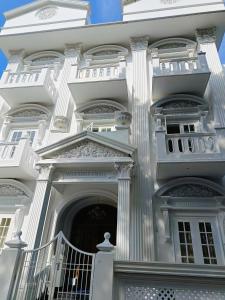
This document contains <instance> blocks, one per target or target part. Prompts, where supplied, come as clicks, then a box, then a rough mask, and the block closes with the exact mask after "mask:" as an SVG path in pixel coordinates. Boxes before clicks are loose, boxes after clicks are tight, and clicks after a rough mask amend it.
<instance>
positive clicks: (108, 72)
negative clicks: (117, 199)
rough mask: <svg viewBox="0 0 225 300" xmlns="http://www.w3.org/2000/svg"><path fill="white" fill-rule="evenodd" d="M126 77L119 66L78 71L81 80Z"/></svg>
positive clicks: (92, 67) (94, 67)
mask: <svg viewBox="0 0 225 300" xmlns="http://www.w3.org/2000/svg"><path fill="white" fill-rule="evenodd" d="M121 75H124V71H123V70H122V69H121V68H120V66H119V65H103V66H91V67H86V68H82V69H79V70H78V74H77V78H79V79H104V78H115V77H120V76H121Z"/></svg>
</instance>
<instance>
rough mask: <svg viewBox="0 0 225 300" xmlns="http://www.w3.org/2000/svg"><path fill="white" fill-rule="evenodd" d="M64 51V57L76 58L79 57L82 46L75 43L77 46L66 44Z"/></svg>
mask: <svg viewBox="0 0 225 300" xmlns="http://www.w3.org/2000/svg"><path fill="white" fill-rule="evenodd" d="M65 46H66V47H65V50H64V54H65V56H66V57H77V56H80V54H81V48H82V44H81V43H77V44H66V45H65Z"/></svg>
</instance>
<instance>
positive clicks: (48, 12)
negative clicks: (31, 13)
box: [36, 5, 58, 20]
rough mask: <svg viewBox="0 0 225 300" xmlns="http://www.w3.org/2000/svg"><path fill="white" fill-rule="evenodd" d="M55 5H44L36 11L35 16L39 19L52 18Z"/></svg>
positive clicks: (55, 8) (55, 9)
mask: <svg viewBox="0 0 225 300" xmlns="http://www.w3.org/2000/svg"><path fill="white" fill-rule="evenodd" d="M57 10H58V7H57V6H53V5H51V6H46V7H43V8H41V9H40V10H38V11H37V13H36V17H38V18H39V19H40V20H47V19H51V18H53V17H54V16H55V15H56V14H57Z"/></svg>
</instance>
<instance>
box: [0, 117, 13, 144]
mask: <svg viewBox="0 0 225 300" xmlns="http://www.w3.org/2000/svg"><path fill="white" fill-rule="evenodd" d="M11 121H12V118H11V117H10V116H7V117H5V119H4V121H3V124H2V128H1V130H0V141H5V140H6V138H7V136H8V133H9V129H10V124H11Z"/></svg>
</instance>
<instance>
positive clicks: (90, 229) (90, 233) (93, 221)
mask: <svg viewBox="0 0 225 300" xmlns="http://www.w3.org/2000/svg"><path fill="white" fill-rule="evenodd" d="M71 224H72V226H71V233H70V242H71V243H72V244H73V245H75V246H76V247H77V248H79V249H81V250H83V251H87V252H91V253H95V252H97V249H96V245H97V244H99V243H101V242H102V241H103V236H104V233H105V232H110V233H111V239H110V241H111V243H112V244H113V245H115V244H116V224H117V209H116V208H115V207H113V206H111V205H106V204H94V205H89V206H86V207H84V208H82V209H81V210H79V211H78V212H77V213H76V215H75V216H74V217H73V220H72V222H71Z"/></svg>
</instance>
